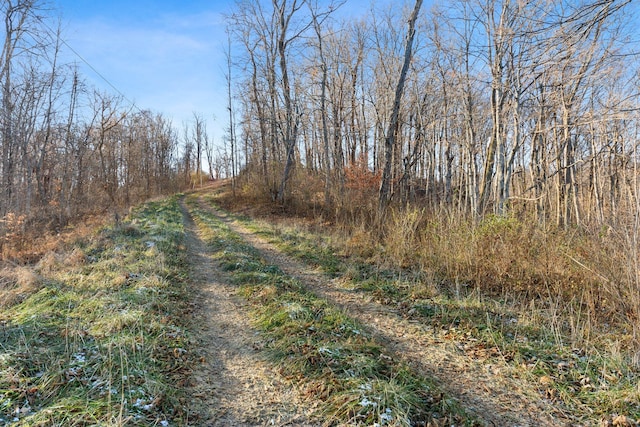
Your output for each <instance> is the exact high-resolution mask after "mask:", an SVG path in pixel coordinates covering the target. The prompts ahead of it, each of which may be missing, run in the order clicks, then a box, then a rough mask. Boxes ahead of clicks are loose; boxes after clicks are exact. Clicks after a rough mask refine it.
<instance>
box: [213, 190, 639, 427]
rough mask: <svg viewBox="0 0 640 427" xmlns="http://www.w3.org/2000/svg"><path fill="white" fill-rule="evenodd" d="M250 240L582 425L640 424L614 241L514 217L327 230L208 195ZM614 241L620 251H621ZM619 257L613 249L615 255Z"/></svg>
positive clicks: (395, 216)
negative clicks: (504, 367)
mask: <svg viewBox="0 0 640 427" xmlns="http://www.w3.org/2000/svg"><path fill="white" fill-rule="evenodd" d="M205 200H207V202H208V203H212V204H218V205H221V206H224V207H225V208H227V209H231V210H234V211H236V212H240V213H241V214H240V215H238V216H237V217H236V219H237V220H239V221H241V222H242V223H243V225H244V226H245V227H247V228H250V229H251V230H252V231H253V232H255V233H257V234H259V235H261V236H262V237H265V238H267V239H268V240H269V241H270V242H271V243H273V244H276V245H277V246H278V247H279V248H280V249H282V250H283V251H285V252H286V253H288V254H289V255H291V256H294V257H296V258H298V259H300V260H301V261H304V262H305V263H309V264H311V265H314V266H317V267H318V268H320V269H321V270H322V271H324V272H325V273H326V274H327V275H330V276H332V277H336V278H338V279H337V280H339V281H340V283H341V286H344V287H346V288H350V289H354V290H358V291H360V292H363V293H366V294H367V295H369V296H370V297H371V298H373V299H375V300H376V301H378V302H380V303H382V304H386V305H388V306H390V307H393V308H394V309H395V310H396V311H397V313H398V314H400V315H402V316H404V317H406V318H410V319H413V320H416V321H419V322H421V323H423V324H425V325H430V326H431V327H433V328H434V330H440V331H443V333H445V334H446V335H447V336H448V337H449V338H451V339H455V340H456V341H457V342H459V347H460V350H461V351H462V352H464V353H466V354H467V355H469V356H471V357H473V358H477V359H486V360H488V362H490V361H491V360H492V359H493V360H501V361H504V362H507V363H508V364H509V366H511V367H512V372H513V374H512V375H513V376H515V377H517V378H519V379H521V381H525V382H529V383H532V384H535V385H536V387H537V388H538V390H539V393H540V398H541V399H546V400H549V401H550V402H552V403H553V404H554V405H556V406H557V407H558V408H560V409H561V410H562V411H563V412H565V413H566V414H568V415H569V417H570V418H571V419H574V420H576V421H578V422H580V423H586V424H587V425H598V424H599V423H600V422H605V423H606V422H611V423H613V421H614V420H617V424H615V425H627V424H619V423H621V422H629V423H630V424H628V425H635V424H634V421H633V420H637V419H640V406H638V402H639V401H640V386H639V385H638V381H637V378H638V377H639V375H640V334H639V330H638V320H637V308H638V294H637V291H636V293H634V289H636V288H634V287H633V284H632V283H633V282H631V281H630V280H629V279H630V277H629V276H626V275H627V274H629V273H630V271H631V270H630V269H631V268H632V266H633V265H634V264H633V259H631V258H629V257H627V256H624V253H621V252H620V250H621V248H622V247H623V245H619V244H618V245H617V244H616V242H615V241H614V239H615V237H616V236H612V235H610V234H607V233H606V232H605V231H602V232H601V233H594V234H591V233H589V232H588V231H587V230H578V229H572V230H568V231H564V230H561V229H557V228H553V227H551V228H549V229H547V230H543V229H541V228H540V227H539V225H537V224H535V225H531V224H530V223H528V222H527V221H526V220H525V219H522V218H518V217H515V216H509V217H498V216H488V217H487V218H485V219H484V220H481V221H479V222H474V221H472V220H471V219H469V220H465V219H461V218H453V217H447V216H442V215H429V214H428V213H427V212H426V211H424V210H417V209H413V208H408V209H400V208H397V209H394V210H393V211H392V213H391V214H390V216H389V221H388V223H387V224H386V226H384V227H382V228H381V229H380V228H376V227H375V226H374V225H373V224H369V225H367V224H368V223H367V221H366V219H363V220H362V221H361V222H355V221H354V222H349V221H327V219H325V218H326V216H324V215H322V214H321V212H319V211H315V212H314V211H313V209H312V208H311V207H308V208H307V209H306V210H305V209H303V206H304V204H303V203H302V202H300V201H297V202H295V201H294V202H291V205H292V206H296V211H297V212H296V214H294V212H292V211H291V210H287V211H286V212H285V211H282V210H277V209H273V208H272V207H270V206H272V205H270V204H269V202H268V201H262V200H261V199H259V198H258V199H256V198H253V197H251V192H250V191H249V192H248V193H245V194H244V197H242V196H240V197H236V198H231V197H229V194H228V193H224V192H219V193H216V194H213V193H212V194H209V195H207V196H205ZM617 243H619V242H617ZM616 248H617V249H616Z"/></svg>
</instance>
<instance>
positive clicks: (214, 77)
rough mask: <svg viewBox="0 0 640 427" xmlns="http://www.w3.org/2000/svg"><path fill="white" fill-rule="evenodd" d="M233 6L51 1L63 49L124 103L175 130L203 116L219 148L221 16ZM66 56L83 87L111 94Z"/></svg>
mask: <svg viewBox="0 0 640 427" xmlns="http://www.w3.org/2000/svg"><path fill="white" fill-rule="evenodd" d="M231 4H232V2H217V1H211V0H209V1H205V0H202V1H157V0H154V1H150V0H129V1H123V0H109V1H96V0H52V5H53V7H54V9H55V12H54V14H57V15H59V16H60V18H61V23H62V28H63V38H64V39H65V41H66V42H67V43H68V45H69V46H71V47H72V48H73V50H75V51H76V52H78V53H79V54H80V55H81V56H82V58H84V59H85V60H86V61H87V62H88V63H89V64H91V66H92V67H94V68H95V69H96V70H97V71H98V72H99V73H100V74H101V75H102V76H104V77H105V78H106V79H107V80H108V81H109V82H110V83H111V84H112V85H113V86H115V87H116V88H117V89H118V90H119V91H120V92H122V94H124V96H125V97H126V98H127V99H128V100H130V101H132V102H135V103H136V105H137V106H138V107H140V108H148V109H151V110H152V111H155V112H161V113H163V114H164V115H165V116H167V117H169V118H171V119H172V120H173V123H174V125H175V126H176V127H178V128H179V127H181V125H182V124H183V123H184V122H185V121H187V120H190V119H191V118H192V116H193V112H198V113H201V114H202V115H203V116H205V117H206V118H207V119H208V127H209V134H210V136H212V137H213V138H214V139H215V141H216V142H220V141H221V138H222V137H223V133H224V127H225V126H226V125H227V124H226V117H225V111H226V110H225V102H226V94H225V89H224V88H225V81H224V68H223V67H224V62H225V59H224V58H225V57H224V48H225V44H226V34H225V23H224V17H223V13H225V12H228V11H229V10H230V5H231ZM67 54H68V55H69V60H71V61H77V63H78V66H79V68H80V70H81V74H82V75H83V76H84V78H85V80H86V81H87V83H89V84H90V85H92V86H95V87H97V88H101V89H104V90H105V91H107V92H109V93H114V92H115V91H114V90H113V89H112V88H111V87H109V84H108V83H106V82H105V81H104V80H103V79H102V78H101V77H100V76H99V75H97V74H96V73H95V72H93V71H92V70H91V69H90V68H89V67H88V66H87V65H86V64H84V63H83V62H82V60H80V59H79V58H78V57H75V55H73V54H72V53H70V52H67ZM125 102H126V101H125ZM214 117H215V119H214Z"/></svg>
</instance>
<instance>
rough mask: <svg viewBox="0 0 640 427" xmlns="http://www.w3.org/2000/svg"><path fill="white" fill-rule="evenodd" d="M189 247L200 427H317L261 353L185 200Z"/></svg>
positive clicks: (240, 305)
mask: <svg viewBox="0 0 640 427" xmlns="http://www.w3.org/2000/svg"><path fill="white" fill-rule="evenodd" d="M180 206H181V208H182V212H183V218H184V219H183V221H184V225H185V230H186V239H185V245H186V250H187V252H188V254H189V260H190V263H191V268H190V271H191V273H190V278H191V280H192V281H193V284H194V294H195V295H194V298H193V301H194V303H195V310H194V314H193V317H194V321H193V324H194V331H193V334H194V339H195V340H196V341H197V344H196V346H197V348H198V352H199V355H200V362H201V363H200V365H199V366H196V367H195V368H194V372H193V375H192V378H191V380H192V381H191V387H190V389H189V394H190V395H191V396H192V397H193V399H192V402H191V405H190V406H192V407H193V410H194V411H195V414H194V415H195V418H196V419H195V420H194V421H193V424H190V425H194V426H207V427H210V426H211V427H213V426H238V427H249V426H298V427H313V426H318V425H320V424H319V423H317V422H315V423H314V422H313V421H312V420H310V419H309V418H308V416H307V415H306V414H308V413H310V412H311V409H310V408H309V407H308V405H306V404H304V403H302V399H301V398H300V397H299V396H298V395H297V392H296V390H295V389H293V388H292V387H291V386H290V385H289V384H286V383H285V382H284V381H282V380H280V378H279V376H278V375H277V374H276V373H275V372H272V371H271V369H270V368H269V367H268V364H267V363H266V362H264V361H263V360H261V359H260V357H259V352H258V351H257V350H256V345H255V344H256V341H258V339H257V338H256V335H257V334H258V333H257V331H255V330H254V329H253V328H251V327H249V326H248V324H247V323H248V322H247V318H248V314H247V308H246V307H245V303H244V301H243V299H242V298H241V297H239V296H237V295H236V288H235V287H233V286H231V285H229V284H228V282H227V281H226V280H225V274H224V273H223V272H222V271H220V270H219V269H218V268H217V266H216V265H215V263H214V262H213V260H212V259H211V254H210V251H209V250H208V248H207V245H206V243H205V242H204V241H203V240H202V239H201V238H200V237H199V236H198V229H197V226H196V224H195V223H194V221H193V219H192V218H191V216H190V214H189V212H188V209H187V208H186V206H185V205H184V201H183V200H182V201H181V203H180Z"/></svg>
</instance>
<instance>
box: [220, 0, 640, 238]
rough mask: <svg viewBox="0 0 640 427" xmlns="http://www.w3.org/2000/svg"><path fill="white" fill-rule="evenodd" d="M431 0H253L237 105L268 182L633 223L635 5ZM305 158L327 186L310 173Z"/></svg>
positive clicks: (541, 216) (253, 166)
mask: <svg viewBox="0 0 640 427" xmlns="http://www.w3.org/2000/svg"><path fill="white" fill-rule="evenodd" d="M421 3H422V2H421V0H417V1H408V2H405V4H404V5H403V7H399V6H398V4H396V3H392V2H389V3H383V4H380V6H379V7H378V8H374V7H372V8H371V9H369V10H367V11H364V12H363V13H362V14H361V15H358V16H346V17H345V14H341V10H342V9H343V8H345V6H346V5H348V1H342V2H337V1H333V2H331V3H327V2H318V1H316V0H270V1H269V0H263V1H257V2H256V1H249V0H240V1H238V2H236V5H235V8H234V10H233V12H232V13H230V14H229V15H228V17H227V20H228V26H229V27H228V28H229V34H230V45H229V52H230V59H229V61H230V62H233V64H234V67H233V71H232V70H231V67H230V68H229V75H228V76H227V77H228V79H229V80H230V81H231V80H232V81H233V82H234V91H233V94H231V92H230V99H231V98H233V103H230V108H231V107H232V106H233V109H234V116H235V117H237V118H238V119H237V120H236V122H237V123H236V124H235V127H236V128H237V129H236V130H235V135H236V138H235V139H236V141H235V146H236V150H237V151H238V152H239V153H240V155H241V156H242V157H243V158H244V159H245V162H246V170H245V175H247V176H249V177H250V178H248V179H252V180H253V182H255V183H256V185H257V187H256V188H258V189H259V190H258V191H260V192H262V193H263V194H270V195H271V196H272V198H273V199H274V200H277V201H278V202H280V203H281V204H287V203H288V201H289V202H290V201H291V200H293V198H295V197H306V198H307V199H309V200H311V199H316V200H317V199H318V198H320V199H322V201H323V203H324V205H325V206H348V205H351V204H353V203H354V200H356V199H355V198H356V197H358V195H359V194H360V193H362V192H363V191H368V192H369V194H370V195H371V197H372V198H377V199H382V198H388V199H389V200H391V201H393V202H394V203H399V204H406V203H414V204H417V205H418V206H425V207H428V208H430V209H433V210H440V209H442V208H445V209H447V210H450V211H453V212H458V213H460V214H464V215H472V216H476V217H482V216H483V215H486V214H488V213H491V214H498V215H506V214H509V213H519V214H523V213H524V214H527V215H530V216H531V217H535V218H537V220H539V221H541V222H545V223H546V222H548V223H552V224H556V225H558V226H561V227H568V226H574V225H586V224H609V223H617V222H618V221H633V220H634V218H636V217H637V215H636V213H637V211H638V203H639V200H638V196H639V194H638V190H639V188H640V187H639V185H638V173H637V170H638V141H639V138H638V130H639V126H638V125H639V124H640V121H639V116H638V111H639V109H638V107H639V99H638V91H639V89H640V73H639V69H640V68H639V67H638V61H637V52H636V50H637V47H638V41H637V40H634V38H633V34H634V33H633V28H632V25H633V22H634V19H637V16H635V15H634V12H635V11H634V9H633V6H632V5H631V2H630V1H628V0H580V1H575V0H571V1H569V0H563V1H554V2H549V1H546V0H527V1H523V0H455V1H450V2H437V1H436V2H434V3H433V4H432V5H430V6H431V8H430V9H424V8H423V9H422V10H420V6H421ZM376 4H378V3H376ZM417 11H420V13H419V14H418V16H417V20H414V22H413V23H412V19H411V18H412V17H413V15H414V14H416V12H417ZM345 13H347V12H345ZM405 64H407V66H405ZM232 73H233V75H232ZM399 83H402V87H401V85H400V84H399ZM398 95H400V96H398ZM232 135H234V133H233V132H232ZM385 168H387V169H388V174H389V177H388V182H387V183H386V184H387V185H388V188H387V189H384V188H383V187H384V185H383V182H384V180H385V176H384V175H385ZM296 170H297V171H298V172H300V171H304V175H305V176H306V177H308V176H315V177H316V179H315V180H314V181H313V183H314V185H315V186H314V187H313V188H308V187H309V186H310V185H311V184H310V181H309V179H308V178H304V179H302V180H298V181H296ZM354 191H355V192H356V193H354ZM383 193H384V194H383ZM371 206H373V205H368V206H366V207H365V209H369V207H371ZM379 206H384V204H381V205H379Z"/></svg>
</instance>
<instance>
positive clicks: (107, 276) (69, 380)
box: [0, 198, 190, 426]
mask: <svg viewBox="0 0 640 427" xmlns="http://www.w3.org/2000/svg"><path fill="white" fill-rule="evenodd" d="M183 237H184V230H183V227H182V216H181V212H180V208H179V206H178V204H177V199H176V198H170V199H167V200H164V201H159V202H154V203H148V204H146V205H144V206H141V207H139V208H138V209H137V210H135V212H133V213H132V214H131V215H130V216H129V217H128V218H127V219H126V220H125V221H124V222H123V223H121V224H119V225H118V226H113V227H107V228H104V229H102V230H100V231H99V232H97V233H96V234H95V235H94V236H92V237H90V238H89V239H88V240H87V241H86V242H82V243H81V244H78V245H76V249H75V251H76V252H75V255H74V259H75V260H76V262H75V264H74V265H66V264H65V263H64V262H58V261H57V260H59V259H64V254H52V255H51V256H50V257H48V258H47V257H45V259H43V261H41V263H40V265H39V266H38V269H39V274H41V275H42V276H43V277H44V279H43V280H44V281H45V283H46V284H45V286H44V287H43V288H42V289H40V290H39V291H38V292H37V293H35V294H33V295H31V296H30V297H28V298H27V299H25V300H24V301H22V302H21V303H19V304H17V305H14V306H12V307H10V308H7V309H5V310H3V311H2V312H0V322H1V323H2V328H1V330H0V424H3V425H12V426H45V425H46V426H63V425H64V426H81V425H105V426H106V425H132V426H133V425H140V426H142V425H144V426H148V425H158V426H160V425H163V426H164V425H166V426H172V425H184V423H185V419H186V418H185V417H186V414H185V412H184V409H183V408H184V405H183V402H181V399H182V397H183V396H182V394H181V391H180V387H176V384H179V381H181V379H182V378H184V376H185V374H186V373H187V371H185V370H184V368H183V367H182V366H183V364H184V360H181V357H182V355H183V351H186V349H189V347H190V341H189V336H188V332H187V329H186V327H187V325H186V324H185V323H183V321H179V320H177V319H184V316H183V310H184V309H185V307H186V301H187V298H188V293H187V289H186V280H185V278H186V277H187V273H186V262H185V259H184V251H183V248H182V241H183ZM77 251H81V252H82V253H80V254H79V253H77ZM178 349H179V350H178Z"/></svg>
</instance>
